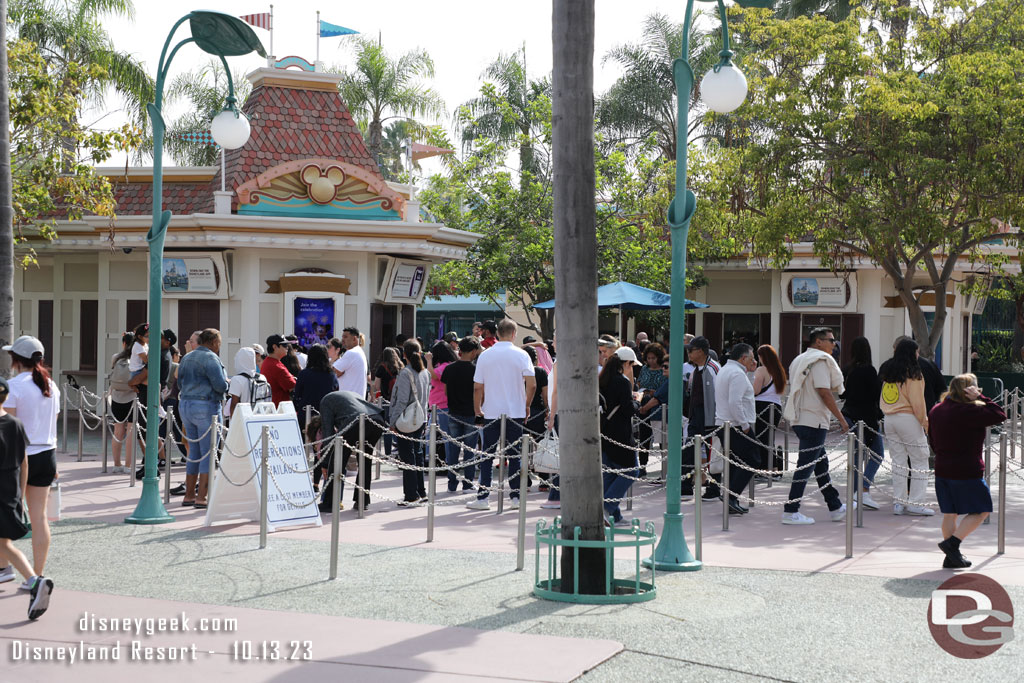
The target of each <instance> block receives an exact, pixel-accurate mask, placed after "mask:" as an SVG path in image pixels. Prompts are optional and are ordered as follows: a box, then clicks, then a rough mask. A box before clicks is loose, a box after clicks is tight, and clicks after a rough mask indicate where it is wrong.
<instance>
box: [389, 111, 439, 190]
mask: <svg viewBox="0 0 1024 683" xmlns="http://www.w3.org/2000/svg"><path fill="white" fill-rule="evenodd" d="M427 132H428V131H427V128H426V127H425V126H423V125H422V124H419V123H417V122H415V121H412V120H410V119H399V120H397V121H392V122H391V123H389V124H388V125H387V127H386V128H385V129H384V138H383V139H382V140H381V152H380V155H381V160H380V171H381V173H382V174H383V175H384V178H385V179H386V180H394V179H395V178H397V177H398V176H399V175H400V174H401V173H403V172H409V171H412V170H413V169H417V170H418V169H419V167H420V165H419V162H417V161H413V162H412V168H406V166H407V164H406V158H407V157H406V145H408V144H409V143H410V142H411V141H413V140H421V139H423V138H424V137H425V136H426V135H427Z"/></svg>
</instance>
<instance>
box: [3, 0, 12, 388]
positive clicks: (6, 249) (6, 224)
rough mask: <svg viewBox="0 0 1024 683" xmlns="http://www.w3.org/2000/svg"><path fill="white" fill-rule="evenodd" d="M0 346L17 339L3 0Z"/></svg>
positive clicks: (5, 362)
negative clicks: (15, 335)
mask: <svg viewBox="0 0 1024 683" xmlns="http://www.w3.org/2000/svg"><path fill="white" fill-rule="evenodd" d="M0 16H3V17H4V18H5V19H4V21H3V22H2V23H0V345H6V344H10V343H11V340H12V339H13V338H14V208H13V203H12V200H13V197H12V196H11V194H12V193H13V189H12V180H11V137H10V129H11V117H10V108H9V105H10V93H9V85H10V84H9V82H8V79H7V21H6V17H7V0H0ZM10 369H11V359H10V356H9V355H8V354H6V353H0V375H3V376H5V377H6V376H7V374H8V371H9V370H10Z"/></svg>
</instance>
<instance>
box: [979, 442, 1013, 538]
mask: <svg viewBox="0 0 1024 683" xmlns="http://www.w3.org/2000/svg"><path fill="white" fill-rule="evenodd" d="M1005 434H1006V427H1003V429H1002V430H1001V433H1000V435H999V448H1000V452H1001V449H1002V448H1003V446H1004V443H1003V442H1004V441H1006V439H1004V438H1003V436H1004V435H1005ZM1011 441H1012V439H1011ZM985 486H986V487H988V489H989V490H990V491H991V490H992V449H991V448H986V449H985ZM991 523H992V515H989V516H988V517H986V518H985V521H984V522H982V524H991Z"/></svg>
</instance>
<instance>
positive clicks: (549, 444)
mask: <svg viewBox="0 0 1024 683" xmlns="http://www.w3.org/2000/svg"><path fill="white" fill-rule="evenodd" d="M558 466H559V458H558V436H557V435H555V433H554V432H552V431H551V430H550V429H549V430H547V431H546V432H544V437H543V438H542V439H541V440H540V442H539V443H538V444H537V449H536V450H535V451H534V452H533V469H534V471H535V472H546V473H548V474H558Z"/></svg>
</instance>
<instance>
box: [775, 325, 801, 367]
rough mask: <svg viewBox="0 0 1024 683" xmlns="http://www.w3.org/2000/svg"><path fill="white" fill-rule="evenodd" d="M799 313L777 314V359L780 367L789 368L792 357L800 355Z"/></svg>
mask: <svg viewBox="0 0 1024 683" xmlns="http://www.w3.org/2000/svg"><path fill="white" fill-rule="evenodd" d="M800 346H801V339H800V314H799V313H782V314H781V315H779V349H778V351H779V359H780V360H781V361H782V367H784V368H786V369H787V372H788V369H789V365H790V363H792V362H793V359H794V358H796V357H797V356H799V355H800V351H801V349H800Z"/></svg>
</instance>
